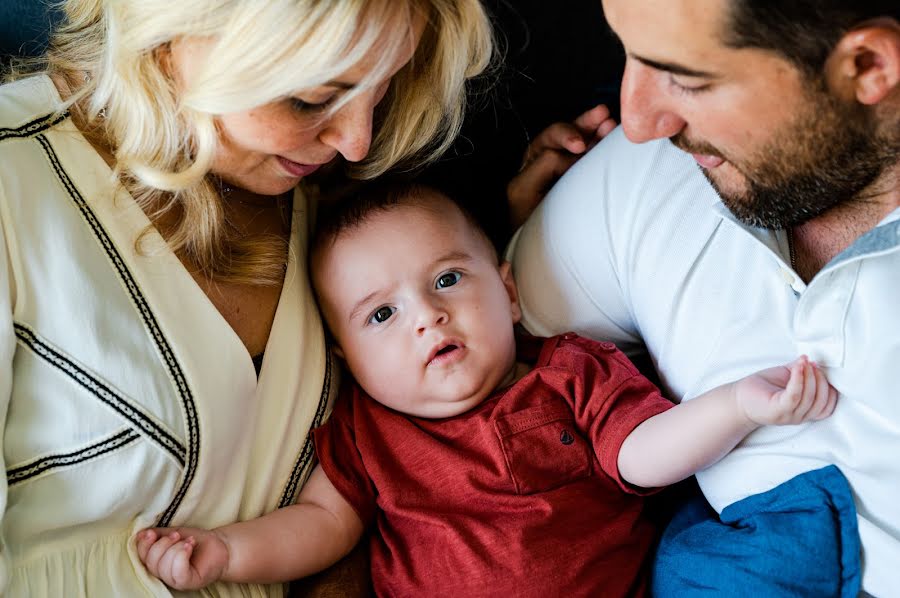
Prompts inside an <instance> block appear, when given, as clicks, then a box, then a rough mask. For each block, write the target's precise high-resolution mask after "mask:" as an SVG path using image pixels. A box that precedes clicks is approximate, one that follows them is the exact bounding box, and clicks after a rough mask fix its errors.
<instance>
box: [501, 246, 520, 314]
mask: <svg viewBox="0 0 900 598" xmlns="http://www.w3.org/2000/svg"><path fill="white" fill-rule="evenodd" d="M500 280H502V281H503V286H505V287H506V293H507V295H509V302H510V305H509V307H510V312H511V313H512V320H513V324H518V323H519V320H521V319H522V310H521V309H520V308H519V289H518V288H517V287H516V279H515V278H514V277H513V273H512V264H511V263H509V262H507V261H506V260H504V261H503V262H502V263H501V264H500Z"/></svg>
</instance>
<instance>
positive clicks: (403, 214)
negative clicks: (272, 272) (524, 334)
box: [313, 197, 520, 418]
mask: <svg viewBox="0 0 900 598" xmlns="http://www.w3.org/2000/svg"><path fill="white" fill-rule="evenodd" d="M313 281H314V284H315V286H316V291H317V293H318V295H319V303H320V306H321V308H322V312H323V314H324V316H325V319H326V321H327V322H328V325H329V328H331V331H332V333H333V334H334V337H335V340H336V341H337V345H338V349H339V350H340V352H341V353H342V355H343V357H344V359H345V361H346V362H347V366H348V367H349V369H350V371H351V372H352V373H353V375H354V377H355V378H356V380H357V382H359V384H360V386H362V387H363V389H364V390H365V391H366V392H367V393H368V394H369V395H370V396H372V397H373V398H374V399H376V400H377V401H378V402H380V403H382V404H384V405H387V406H388V407H391V408H393V409H396V410H397V411H400V412H402V413H407V414H410V415H415V416H419V417H430V418H436V417H450V416H453V415H458V414H460V413H463V412H465V411H468V410H469V409H471V408H473V407H475V406H476V405H478V404H479V403H481V401H483V400H484V399H485V398H486V397H488V396H489V395H490V394H491V393H492V392H493V391H494V389H496V388H498V387H501V386H503V385H505V384H506V383H509V382H511V381H512V380H511V376H512V375H513V371H514V366H515V337H514V335H513V325H514V323H515V322H517V321H518V320H519V317H520V312H519V307H518V304H517V303H516V293H515V286H514V283H513V281H512V276H511V274H510V271H509V264H504V265H503V266H498V265H497V258H496V256H495V255H494V253H493V250H492V248H491V247H490V242H489V241H488V240H487V239H485V238H484V237H483V235H481V234H480V233H478V232H477V231H475V230H473V227H472V225H471V224H470V223H469V222H468V220H467V219H466V218H465V216H463V214H462V213H461V212H460V211H459V209H458V208H456V207H455V206H454V205H453V204H452V202H451V201H450V200H448V199H445V198H440V197H435V198H430V199H429V201H428V204H427V206H425V207H421V206H397V207H393V208H391V209H389V210H388V211H386V212H382V213H376V214H372V215H370V216H368V217H367V218H366V220H365V221H364V222H363V223H362V224H361V225H360V226H359V227H358V228H354V229H352V230H348V231H344V232H343V233H342V234H341V235H339V236H338V237H337V239H336V240H335V242H334V244H333V245H329V246H326V247H324V248H322V249H320V250H319V251H317V253H316V255H315V256H314V260H313Z"/></svg>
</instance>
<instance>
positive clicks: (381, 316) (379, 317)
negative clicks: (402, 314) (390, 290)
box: [369, 305, 397, 324]
mask: <svg viewBox="0 0 900 598" xmlns="http://www.w3.org/2000/svg"><path fill="white" fill-rule="evenodd" d="M395 311H397V308H396V307H390V306H388V305H385V306H383V307H379V308H378V309H376V310H375V313H373V314H372V317H371V318H369V323H370V324H381V323H383V322H385V321H386V320H387V319H388V318H390V317H391V316H392V315H394V312H395Z"/></svg>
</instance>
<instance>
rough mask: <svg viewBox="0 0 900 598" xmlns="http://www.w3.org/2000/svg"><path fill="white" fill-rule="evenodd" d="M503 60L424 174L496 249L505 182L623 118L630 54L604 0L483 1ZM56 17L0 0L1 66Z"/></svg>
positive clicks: (477, 88) (37, 0)
mask: <svg viewBox="0 0 900 598" xmlns="http://www.w3.org/2000/svg"><path fill="white" fill-rule="evenodd" d="M484 5H485V7H486V8H487V9H488V11H489V12H490V13H491V15H492V18H493V20H494V24H495V26H496V29H497V37H498V39H499V44H498V45H499V47H500V51H501V53H502V54H503V55H504V60H503V63H502V65H501V66H500V67H499V69H498V70H497V71H496V72H495V73H493V74H492V75H491V76H490V77H485V78H483V79H482V80H481V81H479V82H476V84H475V85H473V90H472V94H471V101H470V107H469V111H468V113H467V117H466V122H465V124H464V126H463V131H462V134H461V135H460V137H459V139H458V141H457V142H456V144H455V145H454V147H453V149H452V150H451V151H449V152H448V153H447V154H446V155H445V156H444V158H443V159H442V160H441V161H440V162H438V163H437V164H435V165H432V166H431V167H429V168H428V169H427V170H426V171H425V172H424V173H422V176H423V177H424V178H425V180H426V181H427V182H430V183H432V184H434V185H436V186H438V187H440V188H442V189H444V190H445V191H446V192H448V193H449V194H450V195H452V196H453V197H454V198H455V199H457V200H458V201H459V202H460V203H462V204H463V205H464V206H466V207H467V208H468V209H469V210H470V211H471V212H472V213H473V214H474V215H475V217H476V218H477V219H478V220H479V221H480V222H481V223H482V224H483V225H484V227H485V229H486V230H487V232H488V234H489V236H490V237H491V238H492V239H493V240H494V242H495V244H497V246H498V247H502V246H503V245H504V244H505V242H506V240H507V239H508V238H509V234H510V230H509V224H508V216H507V209H506V199H505V197H506V183H507V182H508V181H509V179H510V178H512V176H514V175H515V173H516V172H517V171H518V169H519V166H520V164H521V159H522V155H523V153H524V150H525V147H526V145H527V144H528V141H529V140H530V139H531V138H533V137H534V136H535V135H537V133H539V132H540V131H541V130H542V129H543V128H544V127H546V126H547V125H548V124H550V123H552V122H556V121H563V120H566V121H569V120H572V119H573V118H574V117H575V116H577V115H578V114H580V113H581V112H583V111H584V110H586V109H588V108H590V107H592V106H594V105H595V104H597V103H600V102H604V103H607V104H608V105H609V106H610V107H611V108H612V110H613V114H614V116H616V118H618V87H619V81H620V79H621V73H622V68H623V64H624V59H623V54H622V51H621V49H620V47H619V46H618V44H617V42H615V41H614V40H613V38H612V36H611V35H610V34H609V33H608V32H607V27H606V22H605V20H604V18H603V9H602V6H601V3H600V0H559V1H557V2H550V1H548V0H484ZM57 18H58V15H55V14H54V13H52V12H51V11H49V9H48V8H47V7H46V4H45V2H44V1H43V0H0V67H2V62H4V61H6V60H8V57H9V56H10V55H14V54H20V55H34V54H39V53H40V52H41V51H42V50H43V48H44V46H45V45H46V43H47V35H48V33H49V30H50V28H51V25H52V23H53V22H54V21H55V20H56V19H57Z"/></svg>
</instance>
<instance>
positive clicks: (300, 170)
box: [278, 156, 322, 177]
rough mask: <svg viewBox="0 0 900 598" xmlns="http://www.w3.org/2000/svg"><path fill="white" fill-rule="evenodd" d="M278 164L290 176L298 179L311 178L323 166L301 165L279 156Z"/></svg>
mask: <svg viewBox="0 0 900 598" xmlns="http://www.w3.org/2000/svg"><path fill="white" fill-rule="evenodd" d="M278 163H279V164H281V167H282V168H284V170H285V171H286V172H287V173H288V174H289V175H291V176H296V177H305V176H309V175H311V174H312V173H314V172H315V171H316V170H318V169H319V167H321V166H322V165H321V164H300V163H299V162H294V161H293V160H288V159H287V158H285V157H282V156H278Z"/></svg>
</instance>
